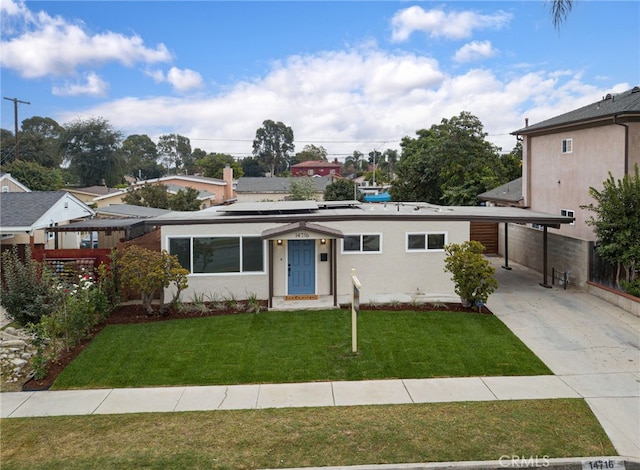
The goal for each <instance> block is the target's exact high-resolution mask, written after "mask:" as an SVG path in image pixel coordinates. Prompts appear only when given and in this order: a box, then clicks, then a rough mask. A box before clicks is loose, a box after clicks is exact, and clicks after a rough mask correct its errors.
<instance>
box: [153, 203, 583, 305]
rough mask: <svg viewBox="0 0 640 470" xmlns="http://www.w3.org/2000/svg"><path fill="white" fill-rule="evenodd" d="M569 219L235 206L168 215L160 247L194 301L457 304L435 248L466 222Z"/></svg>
mask: <svg viewBox="0 0 640 470" xmlns="http://www.w3.org/2000/svg"><path fill="white" fill-rule="evenodd" d="M572 220H573V219H572V218H569V217H566V216H561V215H555V214H544V213H535V212H531V211H528V210H524V209H519V208H510V207H440V206H434V205H430V204H425V203H386V204H366V203H359V202H357V201H325V202H317V201H290V202H272V203H236V204H232V205H229V206H219V207H216V208H211V209H206V210H202V211H198V212H173V213H170V214H166V215H163V216H159V217H155V218H153V219H150V220H148V221H147V223H152V224H154V225H159V226H161V244H162V248H163V249H166V250H168V251H169V252H170V253H171V254H174V255H176V256H177V257H178V259H179V260H180V263H181V264H182V266H184V267H185V268H187V269H188V270H189V272H190V275H189V288H188V289H187V290H186V291H185V292H184V293H183V298H182V300H183V301H187V302H188V301H189V300H190V299H193V298H195V296H205V297H207V296H209V297H210V298H220V297H228V296H233V297H234V298H237V299H243V298H247V297H249V296H255V297H257V298H258V299H260V300H267V301H268V303H269V307H273V308H286V307H287V306H291V307H295V308H314V307H316V308H326V307H330V306H338V305H340V304H343V303H348V302H349V301H350V294H351V285H350V275H351V270H352V269H355V270H356V274H357V276H358V278H359V280H360V281H361V283H362V290H361V292H360V300H361V301H362V302H380V303H382V302H392V301H397V302H413V301H416V302H421V301H424V302H429V301H458V300H459V299H458V298H457V296H456V295H455V293H454V286H453V283H452V282H451V280H450V277H451V275H450V273H447V272H445V271H444V257H445V253H444V249H443V248H444V246H445V245H446V244H447V243H461V242H464V241H466V240H469V236H470V224H471V222H472V221H492V222H507V221H508V222H512V223H527V222H529V223H531V222H533V223H539V224H550V225H556V224H563V223H571V222H572Z"/></svg>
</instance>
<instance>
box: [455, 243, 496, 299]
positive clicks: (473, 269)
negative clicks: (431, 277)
mask: <svg viewBox="0 0 640 470" xmlns="http://www.w3.org/2000/svg"><path fill="white" fill-rule="evenodd" d="M444 251H445V253H446V255H447V257H446V258H445V260H444V263H445V267H444V270H445V271H449V272H450V273H451V274H452V275H453V276H452V278H451V279H452V280H453V282H454V284H455V291H456V294H458V295H459V296H460V299H461V300H462V302H463V303H467V302H468V303H470V305H474V304H476V305H481V304H484V303H486V302H487V299H488V298H489V295H490V294H492V293H493V292H495V290H496V289H497V288H498V281H497V280H496V278H495V277H493V275H494V274H495V272H496V270H495V268H494V267H493V266H491V264H490V263H489V261H488V260H487V259H486V258H485V257H484V256H482V253H483V252H484V245H482V243H480V242H477V241H466V242H464V243H460V244H458V243H449V244H448V245H446V246H445V247H444Z"/></svg>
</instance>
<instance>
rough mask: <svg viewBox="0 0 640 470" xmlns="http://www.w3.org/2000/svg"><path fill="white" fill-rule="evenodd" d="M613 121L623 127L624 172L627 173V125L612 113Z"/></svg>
mask: <svg viewBox="0 0 640 470" xmlns="http://www.w3.org/2000/svg"><path fill="white" fill-rule="evenodd" d="M613 123H614V124H615V125H617V126H622V127H624V174H625V175H628V174H629V126H628V125H627V124H622V123H621V122H618V115H617V114H614V115H613Z"/></svg>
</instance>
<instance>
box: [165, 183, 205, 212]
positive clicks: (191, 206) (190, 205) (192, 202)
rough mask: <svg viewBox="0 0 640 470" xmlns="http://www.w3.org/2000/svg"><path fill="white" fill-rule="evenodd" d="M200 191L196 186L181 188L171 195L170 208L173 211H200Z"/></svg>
mask: <svg viewBox="0 0 640 470" xmlns="http://www.w3.org/2000/svg"><path fill="white" fill-rule="evenodd" d="M199 195H200V193H199V192H198V190H197V189H194V188H184V189H179V190H178V192H177V193H176V194H170V195H169V209H171V210H172V211H199V210H200V201H199V200H198V196H199Z"/></svg>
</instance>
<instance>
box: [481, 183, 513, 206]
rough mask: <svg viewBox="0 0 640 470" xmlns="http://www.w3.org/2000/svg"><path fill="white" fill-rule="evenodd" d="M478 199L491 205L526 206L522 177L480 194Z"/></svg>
mask: <svg viewBox="0 0 640 470" xmlns="http://www.w3.org/2000/svg"><path fill="white" fill-rule="evenodd" d="M478 199H480V200H481V201H485V202H486V203H487V205H489V206H509V207H524V200H523V197H522V177H520V178H516V179H514V180H513V181H509V182H508V183H505V184H503V185H500V186H498V187H497V188H493V189H490V190H489V191H486V192H484V193H482V194H478Z"/></svg>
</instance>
